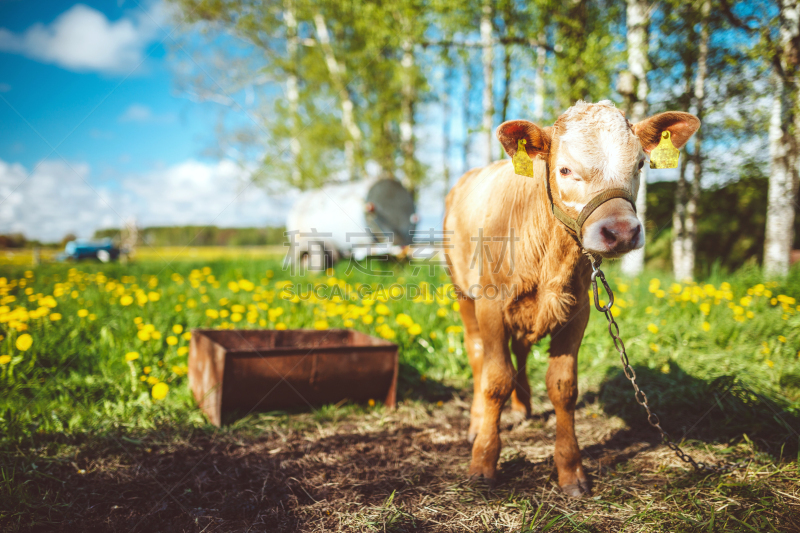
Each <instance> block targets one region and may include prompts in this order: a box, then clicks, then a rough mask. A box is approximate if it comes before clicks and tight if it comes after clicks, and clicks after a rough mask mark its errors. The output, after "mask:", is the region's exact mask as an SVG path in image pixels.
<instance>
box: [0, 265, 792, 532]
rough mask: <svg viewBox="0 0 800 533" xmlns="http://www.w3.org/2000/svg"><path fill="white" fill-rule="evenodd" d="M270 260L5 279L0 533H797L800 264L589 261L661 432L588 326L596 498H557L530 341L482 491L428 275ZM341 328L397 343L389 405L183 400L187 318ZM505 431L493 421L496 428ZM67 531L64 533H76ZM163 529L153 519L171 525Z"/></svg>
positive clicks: (459, 363)
mask: <svg viewBox="0 0 800 533" xmlns="http://www.w3.org/2000/svg"><path fill="white" fill-rule="evenodd" d="M380 270H382V271H383V274H382V275H380V276H371V275H367V274H364V273H360V272H358V270H357V269H355V270H352V271H350V269H348V265H347V264H346V263H344V262H343V263H340V264H338V265H336V267H335V268H334V269H330V270H329V271H328V272H326V273H321V274H313V275H312V274H308V275H305V276H303V277H294V278H292V277H291V276H289V273H288V272H286V271H284V270H283V269H282V265H281V261H280V260H278V259H274V258H270V257H266V256H265V257H263V258H262V257H230V256H229V257H226V256H209V257H200V258H192V257H184V258H181V259H178V260H174V261H172V262H169V263H168V262H165V261H163V260H160V259H157V258H155V257H154V258H142V259H140V260H139V261H137V262H134V263H131V264H129V265H121V264H98V263H79V264H44V265H41V266H38V267H36V268H34V269H30V268H29V267H25V266H22V265H13V264H10V265H6V266H4V267H3V270H2V274H0V275H1V276H2V277H0V335H2V337H3V338H2V340H0V469H1V470H2V480H1V481H0V524H2V525H3V526H4V528H9V529H36V528H43V527H44V528H46V529H59V528H60V529H63V530H71V528H74V527H75V524H77V523H80V524H82V527H83V528H84V529H85V530H117V529H120V530H126V531H130V530H140V529H142V530H144V529H158V530H172V529H174V530H176V531H192V530H198V531H199V530H203V529H204V528H208V529H207V531H235V530H240V529H247V528H248V527H253V528H254V529H255V530H266V531H294V530H309V531H311V530H320V531H322V530H342V531H369V530H376V531H377V530H381V531H382V530H386V531H416V530H424V531H463V530H472V531H500V530H502V531H509V530H515V531H529V530H530V531H534V530H535V531H545V530H546V531H627V530H631V531H651V530H652V531H752V530H755V531H770V530H775V531H791V530H800V511H799V510H798V509H800V507H798V505H800V494H798V489H797V487H798V481H800V474H799V473H798V466H797V457H798V438H799V437H798V432H800V358H799V357H798V350H800V327H799V326H800V302H798V299H800V272H798V271H797V270H795V271H794V272H793V273H792V274H791V275H790V276H789V277H788V278H786V279H783V280H779V281H774V280H767V279H764V278H763V276H762V275H761V273H760V272H759V271H758V270H755V269H750V270H743V271H740V272H738V273H736V274H734V275H732V276H726V277H724V278H723V277H721V276H719V277H714V278H712V279H708V280H702V281H701V282H698V283H675V282H673V281H672V280H670V279H669V278H668V277H667V276H665V275H662V274H659V273H657V272H651V273H649V274H648V275H646V276H642V277H641V278H639V279H635V280H624V279H622V278H621V277H620V276H619V275H618V274H617V273H616V272H615V270H614V267H613V265H612V266H611V267H609V268H608V269H607V272H606V273H607V275H608V277H609V279H610V281H611V282H612V288H613V289H614V292H615V295H616V306H615V308H614V314H615V316H616V318H617V321H618V323H619V326H620V330H621V336H622V338H623V339H624V341H625V345H626V347H627V348H628V352H629V354H630V356H631V363H632V364H633V366H634V368H635V370H636V372H637V375H638V376H639V378H638V381H639V383H640V385H641V386H642V388H643V389H644V390H645V391H646V392H647V395H648V398H649V399H650V404H651V406H652V407H653V408H654V410H655V411H656V412H657V413H658V414H659V415H660V418H661V420H662V424H663V425H664V427H665V428H666V429H667V430H668V431H670V432H671V433H672V434H673V436H674V437H676V439H679V440H680V439H685V441H684V442H685V444H686V446H687V447H688V449H689V450H690V451H691V452H692V453H693V454H695V455H697V456H698V458H699V460H710V461H715V460H730V459H733V460H744V459H747V460H750V461H751V462H750V463H749V464H748V465H747V467H746V468H744V469H742V470H739V471H736V472H734V473H732V474H727V475H724V476H721V477H720V476H716V477H715V476H703V475H699V474H695V473H692V472H689V471H687V470H685V469H684V468H683V467H682V466H681V464H680V461H678V460H677V458H675V457H674V456H671V455H670V453H669V451H668V450H667V449H666V448H664V447H663V446H659V445H658V440H657V438H656V435H655V433H654V431H653V430H651V429H650V428H649V427H648V426H647V425H646V421H645V417H644V414H643V413H642V412H641V410H640V407H639V406H638V405H636V404H635V402H634V401H633V395H632V391H631V389H630V385H629V384H628V383H627V381H626V380H625V379H624V376H622V373H621V368H620V364H619V360H618V357H617V354H616V351H615V350H614V348H613V345H612V343H611V339H610V338H609V337H608V333H607V331H606V326H605V320H604V319H603V317H602V316H601V315H600V314H599V313H596V312H593V316H592V319H591V321H590V324H589V328H588V330H587V333H586V336H585V339H584V342H583V345H582V348H581V352H580V358H579V380H580V381H579V390H580V394H581V397H580V399H579V402H580V403H579V411H578V414H577V415H576V419H577V428H578V431H579V441H580V443H581V446H582V448H583V450H584V464H585V465H586V467H587V470H588V471H589V472H591V474H592V476H593V479H594V492H593V494H594V497H593V498H589V499H585V500H580V501H571V500H566V499H564V498H562V497H561V496H560V495H559V493H558V492H557V491H556V490H555V486H554V484H555V478H554V475H553V466H552V461H551V456H552V446H553V439H554V434H555V427H554V417H553V416H552V412H551V407H550V404H549V401H548V399H547V394H546V390H545V386H544V374H545V372H546V367H547V346H546V344H547V342H546V341H544V342H543V343H542V344H541V345H539V346H535V347H534V349H533V350H532V353H531V356H530V358H529V363H528V372H529V375H530V379H531V387H532V391H533V395H534V412H535V413H537V414H536V416H535V417H534V418H533V419H531V420H524V421H520V420H514V419H513V418H512V417H510V416H509V417H504V421H503V424H504V426H503V429H504V433H503V439H504V446H505V447H504V451H503V454H502V455H501V460H500V463H501V465H500V483H499V485H498V487H497V488H495V489H494V490H489V489H488V488H485V487H480V486H474V485H471V484H468V483H466V479H465V478H466V475H465V474H466V468H467V464H468V462H469V457H470V455H469V453H470V451H469V450H470V448H469V446H468V445H467V444H466V439H465V436H466V427H467V425H468V412H469V402H470V396H471V386H470V379H471V371H470V369H469V365H468V364H467V357H466V353H465V352H464V349H463V344H462V340H463V339H462V330H461V324H460V319H459V316H458V312H457V309H458V301H457V299H456V298H455V295H454V294H453V292H452V290H451V288H450V286H449V285H448V279H447V277H446V275H445V273H444V271H443V270H442V269H438V270H437V271H435V272H429V271H428V269H427V268H423V269H421V270H419V271H415V270H418V269H415V268H413V267H412V266H409V265H404V264H399V263H392V264H383V265H382V266H381V267H380ZM210 327H214V328H231V329H246V328H275V329H286V328H289V329H297V328H308V329H314V328H316V329H327V328H355V329H358V330H361V331H363V332H365V333H368V334H371V335H375V336H380V337H383V338H386V339H389V340H391V341H392V342H395V343H397V344H398V345H399V347H400V362H401V371H400V382H399V386H398V401H399V404H400V405H399V407H398V409H396V410H389V409H386V408H384V407H383V406H381V405H380V404H378V405H374V406H372V405H363V406H362V405H349V404H344V405H337V406H325V407H322V408H320V409H317V410H314V411H309V410H305V411H297V412H292V413H283V412H273V413H248V414H245V415H244V416H236V417H229V420H227V422H228V424H227V425H225V426H223V427H222V428H214V427H212V426H210V425H208V424H207V422H206V421H205V419H204V417H203V416H202V414H201V413H200V412H199V411H198V410H197V408H196V407H195V405H194V401H193V399H192V397H191V393H190V392H189V390H188V378H187V376H186V372H187V354H188V344H189V339H190V335H191V333H190V331H191V329H193V328H210ZM506 418H508V421H506V420H505V419H506ZM69 524H73V525H72V526H70V525H69ZM165 524H167V525H166V526H165Z"/></svg>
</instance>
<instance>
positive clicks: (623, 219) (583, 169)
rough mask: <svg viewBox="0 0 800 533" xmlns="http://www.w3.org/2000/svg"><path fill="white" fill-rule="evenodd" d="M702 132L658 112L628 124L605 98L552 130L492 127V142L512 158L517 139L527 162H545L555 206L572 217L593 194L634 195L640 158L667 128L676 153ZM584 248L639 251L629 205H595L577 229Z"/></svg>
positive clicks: (687, 120) (522, 123) (640, 240)
mask: <svg viewBox="0 0 800 533" xmlns="http://www.w3.org/2000/svg"><path fill="white" fill-rule="evenodd" d="M699 127H700V120H699V119H698V118H697V117H695V116H694V115H690V114H689V113H682V112H676V111H670V112H666V113H659V114H658V115H653V116H651V117H649V118H646V119H644V120H643V121H641V122H638V123H637V124H631V123H630V122H628V120H627V119H626V118H625V115H624V114H623V113H622V111H620V110H619V109H617V108H616V107H614V104H612V103H611V102H609V101H603V102H599V103H597V104H588V103H586V102H578V103H577V104H575V105H574V106H572V107H571V108H569V109H568V110H567V112H566V113H564V114H563V115H561V116H560V117H559V118H558V120H556V122H555V124H554V125H553V126H552V127H547V128H541V127H539V126H537V125H536V124H534V123H533V122H528V121H527V120H511V121H508V122H504V123H503V124H501V125H500V126H499V127H498V128H497V138H498V139H499V140H500V142H501V143H502V145H503V148H505V150H506V153H508V155H510V156H511V157H513V156H514V154H515V153H516V152H517V146H518V141H519V140H520V139H525V150H526V151H527V152H528V155H529V156H531V157H532V158H534V159H535V158H541V159H544V160H545V161H546V162H547V179H548V180H549V184H550V190H551V191H552V197H553V203H554V204H555V205H556V206H558V207H559V208H560V209H561V210H562V211H564V212H565V213H567V214H568V215H569V216H570V217H572V218H573V219H578V217H579V214H580V212H581V211H582V210H583V208H584V207H585V206H586V205H587V204H588V203H589V202H591V201H592V199H594V198H595V197H596V196H597V195H598V194H601V193H603V192H604V191H608V190H611V189H623V190H625V191H628V192H629V193H630V194H631V195H632V196H633V197H634V198H635V197H636V194H637V193H638V191H639V180H640V173H641V170H642V167H644V165H645V159H646V155H647V154H649V153H650V152H651V151H652V150H653V149H654V148H655V147H656V146H658V143H659V141H660V140H661V133H662V132H663V131H669V132H670V134H671V137H672V143H673V144H674V145H675V147H676V148H681V147H682V146H683V145H684V144H686V142H687V141H688V140H689V138H690V137H691V136H692V135H693V134H694V132H695V131H697V129H698V128H699ZM580 231H581V234H580V236H579V237H580V239H581V242H582V243H583V246H584V248H586V250H588V251H590V252H593V253H596V254H598V255H601V256H603V257H607V258H611V257H619V256H620V255H622V254H625V253H627V252H630V251H631V250H636V249H638V248H641V247H642V246H644V228H643V227H642V223H641V222H640V221H639V219H638V218H637V216H636V211H635V210H634V206H633V205H631V203H630V202H629V201H628V200H626V199H624V198H613V199H611V200H608V201H606V202H605V203H603V204H602V205H600V207H598V208H596V209H595V210H594V211H593V212H592V213H591V215H590V216H589V217H588V218H587V219H586V220H585V221H584V223H583V225H582V227H581V228H580Z"/></svg>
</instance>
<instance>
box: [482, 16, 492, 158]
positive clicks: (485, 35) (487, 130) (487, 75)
mask: <svg viewBox="0 0 800 533" xmlns="http://www.w3.org/2000/svg"><path fill="white" fill-rule="evenodd" d="M493 15H494V9H493V7H492V0H484V3H483V8H482V10H481V28H480V30H481V49H482V56H481V61H482V62H483V121H482V123H481V126H482V127H481V137H483V140H482V142H483V149H484V150H486V157H485V163H486V164H487V165H488V164H489V163H491V162H492V146H494V134H493V133H494V92H493V89H492V86H493V85H492V81H493V78H494V44H495V43H494V24H493V22H492V17H493Z"/></svg>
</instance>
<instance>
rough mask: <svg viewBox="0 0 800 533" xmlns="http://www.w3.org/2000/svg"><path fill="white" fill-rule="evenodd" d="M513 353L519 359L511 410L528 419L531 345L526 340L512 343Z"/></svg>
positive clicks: (529, 409)
mask: <svg viewBox="0 0 800 533" xmlns="http://www.w3.org/2000/svg"><path fill="white" fill-rule="evenodd" d="M511 351H512V352H514V355H515V356H516V358H517V373H516V375H515V376H514V391H513V392H512V393H511V409H513V410H514V411H517V412H519V413H521V414H523V415H524V416H525V418H528V417H530V416H531V384H530V383H529V382H528V373H527V366H526V365H527V362H528V354H529V353H530V351H531V343H530V342H528V341H527V340H525V339H515V340H512V341H511Z"/></svg>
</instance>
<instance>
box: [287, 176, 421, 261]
mask: <svg viewBox="0 0 800 533" xmlns="http://www.w3.org/2000/svg"><path fill="white" fill-rule="evenodd" d="M417 222H419V216H418V215H417V213H416V210H415V206H414V198H413V197H412V196H411V193H410V192H409V191H408V190H406V189H405V187H403V185H402V184H400V182H398V181H396V180H394V179H387V178H369V179H365V180H361V181H353V182H347V183H341V184H333V185H327V186H325V187H322V188H321V189H315V190H313V191H308V192H305V193H303V194H302V195H301V196H300V197H299V198H298V199H297V201H296V202H295V204H294V205H293V206H292V208H291V210H290V211H289V215H288V217H287V220H286V231H287V233H288V239H289V246H290V248H289V256H288V259H289V260H290V261H292V263H293V264H294V265H295V266H299V265H302V266H303V267H305V268H307V269H309V270H324V269H325V268H327V267H328V266H330V265H332V264H333V263H335V262H336V261H338V260H340V259H343V258H350V257H352V258H353V259H355V260H357V261H362V260H363V259H365V258H366V257H370V256H372V257H376V256H394V257H397V256H399V255H402V254H403V253H404V250H405V248H406V247H407V246H409V245H410V244H411V242H412V233H413V231H414V229H415V228H416V225H417Z"/></svg>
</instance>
